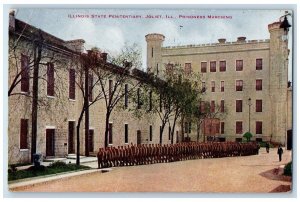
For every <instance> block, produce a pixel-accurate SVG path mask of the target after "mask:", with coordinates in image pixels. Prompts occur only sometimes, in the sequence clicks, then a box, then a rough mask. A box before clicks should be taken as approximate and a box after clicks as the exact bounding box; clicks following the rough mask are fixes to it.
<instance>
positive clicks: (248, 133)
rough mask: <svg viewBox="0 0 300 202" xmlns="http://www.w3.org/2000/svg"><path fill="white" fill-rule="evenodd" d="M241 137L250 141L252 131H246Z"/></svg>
mask: <svg viewBox="0 0 300 202" xmlns="http://www.w3.org/2000/svg"><path fill="white" fill-rule="evenodd" d="M243 137H244V138H245V139H246V140H247V142H250V140H251V138H252V137H253V135H252V133H250V132H246V133H245V134H244V135H243Z"/></svg>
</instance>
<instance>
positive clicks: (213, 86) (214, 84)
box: [211, 81, 216, 92]
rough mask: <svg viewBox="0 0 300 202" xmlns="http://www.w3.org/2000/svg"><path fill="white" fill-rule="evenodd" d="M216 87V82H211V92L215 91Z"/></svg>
mask: <svg viewBox="0 0 300 202" xmlns="http://www.w3.org/2000/svg"><path fill="white" fill-rule="evenodd" d="M215 88H216V83H215V81H212V82H211V92H215Z"/></svg>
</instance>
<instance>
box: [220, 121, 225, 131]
mask: <svg viewBox="0 0 300 202" xmlns="http://www.w3.org/2000/svg"><path fill="white" fill-rule="evenodd" d="M224 128H225V123H224V122H221V134H224Z"/></svg>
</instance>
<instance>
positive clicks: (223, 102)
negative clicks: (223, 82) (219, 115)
mask: <svg viewBox="0 0 300 202" xmlns="http://www.w3.org/2000/svg"><path fill="white" fill-rule="evenodd" d="M221 112H225V101H224V100H221Z"/></svg>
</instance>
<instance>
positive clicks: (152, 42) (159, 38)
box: [145, 33, 165, 76]
mask: <svg viewBox="0 0 300 202" xmlns="http://www.w3.org/2000/svg"><path fill="white" fill-rule="evenodd" d="M145 38H146V42H147V71H148V72H152V73H154V74H155V75H158V76H160V75H162V72H163V70H164V69H163V66H162V59H161V48H162V45H163V41H164V40H165V36H164V35H162V34H157V33H152V34H147V35H146V36H145Z"/></svg>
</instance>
